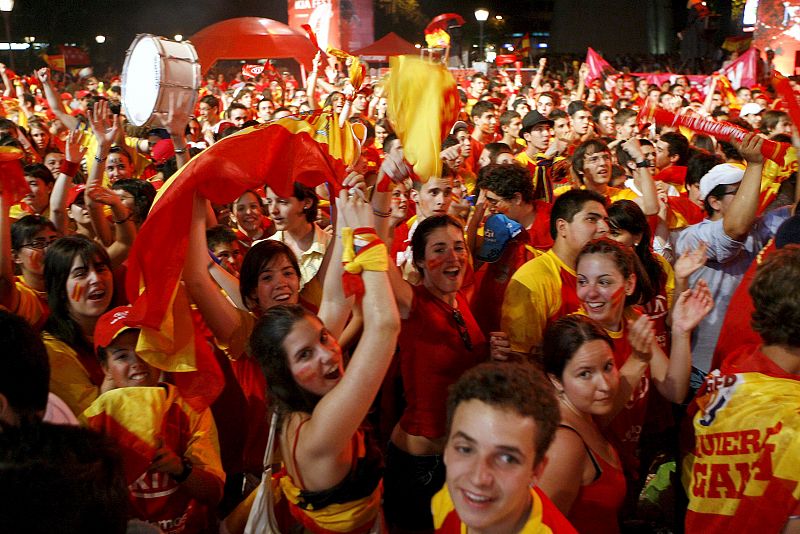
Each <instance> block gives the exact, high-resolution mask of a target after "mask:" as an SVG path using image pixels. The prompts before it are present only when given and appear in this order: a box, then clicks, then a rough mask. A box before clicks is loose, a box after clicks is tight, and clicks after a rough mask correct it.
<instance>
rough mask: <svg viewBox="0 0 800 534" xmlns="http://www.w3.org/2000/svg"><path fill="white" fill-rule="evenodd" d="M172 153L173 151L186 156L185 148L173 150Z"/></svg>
mask: <svg viewBox="0 0 800 534" xmlns="http://www.w3.org/2000/svg"><path fill="white" fill-rule="evenodd" d="M174 151H175V153H176V154H186V149H185V148H176V149H174Z"/></svg>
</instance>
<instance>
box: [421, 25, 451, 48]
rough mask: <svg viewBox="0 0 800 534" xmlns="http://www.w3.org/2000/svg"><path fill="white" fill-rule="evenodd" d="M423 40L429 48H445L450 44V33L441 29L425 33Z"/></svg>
mask: <svg viewBox="0 0 800 534" xmlns="http://www.w3.org/2000/svg"><path fill="white" fill-rule="evenodd" d="M425 42H426V43H428V47H429V48H447V47H448V46H450V34H449V33H447V32H446V31H444V30H442V29H438V30H436V31H433V32H431V33H425Z"/></svg>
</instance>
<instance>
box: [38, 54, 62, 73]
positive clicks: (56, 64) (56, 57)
mask: <svg viewBox="0 0 800 534" xmlns="http://www.w3.org/2000/svg"><path fill="white" fill-rule="evenodd" d="M42 59H43V60H44V62H45V63H47V66H48V67H50V68H51V69H53V70H57V71H59V72H67V64H66V62H65V60H64V54H50V55H48V54H42Z"/></svg>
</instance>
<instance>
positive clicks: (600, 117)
mask: <svg viewBox="0 0 800 534" xmlns="http://www.w3.org/2000/svg"><path fill="white" fill-rule="evenodd" d="M592 120H593V121H594V124H595V129H596V130H597V135H599V136H600V137H614V135H616V130H615V128H614V110H613V109H611V108H610V107H608V106H603V105H600V106H595V107H593V108H592Z"/></svg>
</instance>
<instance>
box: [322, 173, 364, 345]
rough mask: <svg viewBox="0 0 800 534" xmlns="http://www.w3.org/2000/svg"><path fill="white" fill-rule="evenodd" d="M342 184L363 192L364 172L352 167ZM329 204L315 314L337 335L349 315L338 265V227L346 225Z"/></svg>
mask: <svg viewBox="0 0 800 534" xmlns="http://www.w3.org/2000/svg"><path fill="white" fill-rule="evenodd" d="M342 187H343V188H344V189H350V188H353V187H357V188H359V189H360V190H361V191H362V192H363V190H364V176H363V175H362V174H359V173H358V172H355V171H353V172H350V174H348V175H347V177H346V178H345V179H344V181H343V182H342ZM331 208H332V209H333V210H334V211H335V213H333V214H332V215H333V217H332V219H331V220H332V222H333V224H334V226H333V246H332V247H331V248H330V252H329V253H328V254H327V255H326V256H327V257H326V258H325V261H326V262H327V265H326V269H325V279H324V281H323V284H322V302H321V303H320V306H319V318H320V320H321V321H322V324H324V325H325V328H327V329H328V331H329V332H330V333H331V334H333V337H335V338H337V339H339V338H340V336H341V335H342V331H344V327H345V325H346V324H347V319H348V317H349V316H350V310H351V309H352V307H353V299H352V298H346V297H345V296H344V288H343V286H342V274H343V273H344V269H343V268H342V228H344V227H345V226H346V223H345V220H344V218H343V216H342V213H341V212H340V211H339V209H337V208H336V202H333V203H331Z"/></svg>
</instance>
